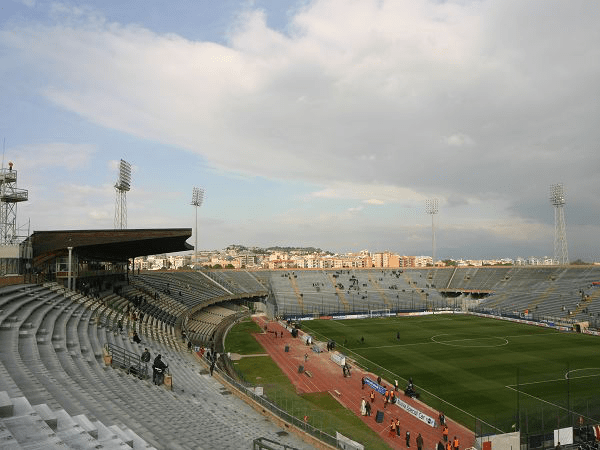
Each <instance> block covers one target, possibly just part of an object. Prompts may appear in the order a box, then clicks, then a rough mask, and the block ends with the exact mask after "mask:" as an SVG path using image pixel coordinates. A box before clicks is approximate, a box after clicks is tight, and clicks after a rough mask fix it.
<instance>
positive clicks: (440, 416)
mask: <svg viewBox="0 0 600 450" xmlns="http://www.w3.org/2000/svg"><path fill="white" fill-rule="evenodd" d="M438 417H439V419H440V425H441V426H444V425H446V416H444V413H443V412H441V411H440V415H439V416H438Z"/></svg>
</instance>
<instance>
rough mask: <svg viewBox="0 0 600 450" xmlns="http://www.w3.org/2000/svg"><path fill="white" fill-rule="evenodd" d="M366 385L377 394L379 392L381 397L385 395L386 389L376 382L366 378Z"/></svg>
mask: <svg viewBox="0 0 600 450" xmlns="http://www.w3.org/2000/svg"><path fill="white" fill-rule="evenodd" d="M365 384H366V385H367V386H369V387H370V388H371V389H373V390H374V391H375V392H379V393H380V394H381V395H383V394H385V388H384V387H383V386H380V385H379V384H377V382H376V381H373V380H371V379H370V378H369V377H365Z"/></svg>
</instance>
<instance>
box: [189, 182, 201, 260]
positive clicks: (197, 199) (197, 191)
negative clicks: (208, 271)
mask: <svg viewBox="0 0 600 450" xmlns="http://www.w3.org/2000/svg"><path fill="white" fill-rule="evenodd" d="M203 200H204V189H202V188H197V187H195V188H194V189H192V203H191V204H192V206H194V207H195V208H196V230H195V231H194V234H195V236H196V240H195V242H194V265H195V264H196V263H197V262H198V207H199V206H200V205H202V201H203ZM194 265H192V267H194Z"/></svg>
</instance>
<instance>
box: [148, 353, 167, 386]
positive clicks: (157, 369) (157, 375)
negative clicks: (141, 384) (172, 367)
mask: <svg viewBox="0 0 600 450" xmlns="http://www.w3.org/2000/svg"><path fill="white" fill-rule="evenodd" d="M167 367H169V366H168V365H167V364H165V363H164V362H163V360H162V356H161V354H160V353H159V354H158V355H156V358H154V363H153V364H152V381H153V383H154V384H156V385H157V386H160V385H161V384H162V382H163V380H164V373H165V370H166V369H167Z"/></svg>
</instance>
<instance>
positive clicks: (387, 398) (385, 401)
mask: <svg viewBox="0 0 600 450" xmlns="http://www.w3.org/2000/svg"><path fill="white" fill-rule="evenodd" d="M389 401H390V391H388V390H387V389H386V390H385V394H383V407H384V409H385V407H386V406H387V404H388V402H389Z"/></svg>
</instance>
